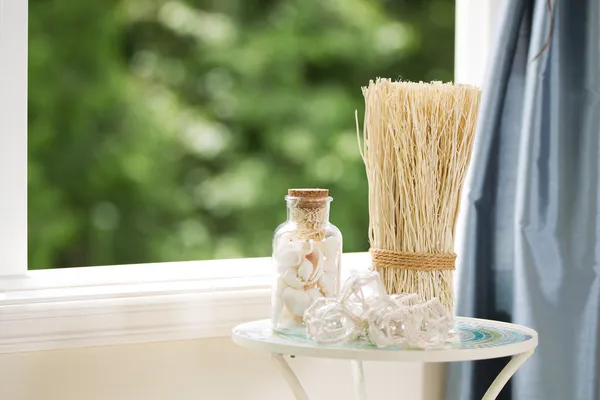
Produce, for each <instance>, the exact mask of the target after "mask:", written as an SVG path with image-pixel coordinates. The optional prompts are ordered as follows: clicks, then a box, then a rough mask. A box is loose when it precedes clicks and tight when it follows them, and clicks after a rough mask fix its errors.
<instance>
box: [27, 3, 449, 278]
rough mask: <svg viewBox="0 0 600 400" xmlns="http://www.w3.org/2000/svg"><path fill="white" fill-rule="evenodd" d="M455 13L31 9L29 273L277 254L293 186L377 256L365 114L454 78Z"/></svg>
mask: <svg viewBox="0 0 600 400" xmlns="http://www.w3.org/2000/svg"><path fill="white" fill-rule="evenodd" d="M453 3H454V2H453V1H452V0H443V1H442V0H439V1H425V0H424V1H408V0H405V1H391V0H388V1H384V0H380V1H373V0H323V1H316V0H251V1H250V0H221V1H200V0H197V1H193V0H188V1H169V2H164V1H157V0H127V1H123V0H120V1H119V0H111V1H107V0H88V1H85V2H73V1H67V0H54V1H52V2H48V1H42V0H33V1H30V29H29V31H30V39H29V40H30V48H29V53H30V56H29V99H30V100H29V132H30V134H29V187H30V189H29V221H30V222H29V248H30V250H29V258H30V261H29V264H30V268H46V267H65V266H80V265H102V264H122V263H136V262H154V261H175V260H191V259H209V258H225V257H241V256H244V257H246V256H266V255H268V254H270V245H271V235H272V231H273V229H274V228H275V227H276V226H277V225H278V224H279V223H280V222H281V221H282V220H284V219H285V203H284V202H283V196H284V195H285V193H286V190H287V188H289V187H327V188H329V189H330V191H331V194H332V196H333V197H334V202H333V204H332V215H331V220H332V222H333V223H335V224H336V225H338V227H339V228H340V229H341V231H342V233H343V235H344V250H345V251H364V250H366V249H367V248H368V242H367V226H368V210H367V195H366V193H367V186H366V178H365V172H364V166H363V165H362V161H361V159H360V156H359V154H358V147H357V140H356V132H355V122H354V111H355V110H356V109H358V110H359V116H360V114H361V113H362V108H363V104H364V103H363V99H362V94H361V91H360V87H361V86H363V85H365V84H366V83H368V81H369V79H373V78H375V77H377V76H387V77H392V78H399V77H401V78H404V79H410V80H433V79H435V80H450V79H451V78H452V62H453V41H454V34H453V29H454V27H453V24H454V22H453V21H454V13H453Z"/></svg>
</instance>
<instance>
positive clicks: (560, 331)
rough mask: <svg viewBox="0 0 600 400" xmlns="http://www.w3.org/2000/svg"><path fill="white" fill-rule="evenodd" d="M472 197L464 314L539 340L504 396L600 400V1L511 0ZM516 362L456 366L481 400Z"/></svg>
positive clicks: (458, 382)
mask: <svg viewBox="0 0 600 400" xmlns="http://www.w3.org/2000/svg"><path fill="white" fill-rule="evenodd" d="M499 18H500V22H499V25H500V27H499V30H498V32H497V38H496V43H495V48H494V49H493V51H492V62H491V63H490V65H489V67H488V71H487V75H486V78H485V83H484V86H483V98H482V104H481V110H480V114H479V121H478V127H477V133H476V139H475V145H474V153H473V158H472V161H471V166H470V169H469V173H468V176H467V181H466V186H465V196H463V199H465V200H464V201H466V202H467V204H466V210H467V211H466V224H465V225H466V226H465V231H464V236H465V238H466V240H465V243H464V245H463V246H462V247H461V248H460V249H458V250H459V254H460V255H461V263H460V264H459V272H458V273H459V289H458V300H457V314H458V315H464V316H473V317H479V318H489V319H495V320H501V321H509V322H514V323H518V324H522V325H526V326H529V327H532V328H534V329H536V330H537V331H538V333H539V346H538V348H537V350H536V352H535V354H534V355H533V357H532V358H530V359H529V361H527V362H526V363H525V365H524V366H523V367H521V369H520V370H519V371H518V372H517V373H516V375H515V376H514V377H513V379H512V380H511V381H510V382H509V385H507V386H506V387H505V389H504V390H503V392H502V393H501V395H500V397H499V398H500V399H514V400H554V399H555V400H599V399H600V387H599V379H600V346H599V343H600V322H599V321H600V276H599V275H600V183H599V181H598V179H599V175H600V146H599V137H600V0H550V1H548V0H537V1H534V0H529V1H527V0H504V2H503V7H502V12H501V15H499ZM506 362H507V360H492V361H484V362H476V363H461V364H453V365H452V366H451V367H450V370H449V379H448V385H447V396H446V397H447V399H452V400H453V399H461V400H462V399H480V398H481V397H482V396H483V394H484V392H485V390H486V389H487V387H488V386H489V384H490V383H491V382H492V380H493V379H494V377H495V376H496V375H497V373H498V372H499V371H500V370H501V369H502V367H503V366H504V365H505V364H506Z"/></svg>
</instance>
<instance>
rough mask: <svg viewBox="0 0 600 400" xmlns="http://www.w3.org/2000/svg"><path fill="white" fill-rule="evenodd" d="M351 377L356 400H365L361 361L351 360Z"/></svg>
mask: <svg viewBox="0 0 600 400" xmlns="http://www.w3.org/2000/svg"><path fill="white" fill-rule="evenodd" d="M352 375H353V377H354V393H355V394H356V400H367V389H366V386H365V372H364V370H363V365H362V362H361V361H359V360H352Z"/></svg>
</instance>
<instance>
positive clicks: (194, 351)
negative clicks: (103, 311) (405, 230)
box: [0, 338, 443, 400]
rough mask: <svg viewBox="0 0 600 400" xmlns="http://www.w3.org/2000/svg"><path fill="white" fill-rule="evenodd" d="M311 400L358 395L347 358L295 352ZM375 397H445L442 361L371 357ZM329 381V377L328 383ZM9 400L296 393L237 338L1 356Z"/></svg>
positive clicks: (200, 398) (267, 399) (3, 389)
mask: <svg viewBox="0 0 600 400" xmlns="http://www.w3.org/2000/svg"><path fill="white" fill-rule="evenodd" d="M292 366H293V368H294V370H295V371H296V372H297V374H298V376H299V378H300V380H301V381H302V382H303V384H305V388H306V389H307V391H308V393H309V395H310V396H311V400H312V399H315V400H319V399H323V400H324V399H327V400H342V399H344V400H345V399H353V395H352V392H351V387H352V386H351V370H350V365H349V363H348V362H346V361H340V360H314V359H306V358H305V359H300V358H298V359H294V360H292ZM365 375H366V379H367V388H368V394H369V396H370V397H369V398H370V399H371V400H377V399H392V398H393V399H406V400H409V399H410V400H413V399H414V400H436V399H442V398H443V397H442V395H441V387H442V384H441V383H442V375H443V368H442V366H441V365H429V366H427V368H425V367H424V366H423V365H421V364H400V363H367V364H365ZM325 381H327V383H324V382H325ZM0 399H2V400H205V399H206V400H212V399H215V400H219V399H225V400H230V399H231V400H233V399H248V400H255V399H256V400H259V399H260V400H288V399H289V400H292V399H293V397H292V395H291V394H290V391H289V389H288V388H287V386H286V384H285V382H284V381H283V378H282V377H281V376H280V375H279V371H277V370H276V369H275V368H274V366H273V365H272V364H271V361H270V360H269V357H268V356H267V355H266V354H263V353H260V352H256V351H253V350H247V349H244V348H240V347H237V346H236V345H234V344H233V343H232V342H231V341H230V339H229V338H218V339H199V340H187V341H172V342H162V343H143V344H132V345H120V346H103V347H87V348H86V347H84V348H74V349H66V350H52V351H38V352H29V353H14V354H3V355H0Z"/></svg>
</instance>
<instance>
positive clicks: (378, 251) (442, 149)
mask: <svg viewBox="0 0 600 400" xmlns="http://www.w3.org/2000/svg"><path fill="white" fill-rule="evenodd" d="M363 95H364V97H365V119H364V125H363V134H362V137H361V135H360V128H359V126H358V118H357V121H356V125H357V134H358V139H359V147H360V152H361V156H362V158H363V160H364V163H365V166H366V170H367V178H368V182H369V240H370V245H371V250H370V251H371V255H372V261H373V267H374V268H375V269H376V270H378V271H379V272H380V273H381V275H382V277H383V280H384V282H385V285H386V289H387V291H388V293H390V294H392V293H418V294H419V295H420V296H421V298H422V300H429V299H431V298H433V297H436V298H437V299H438V300H439V301H440V302H441V303H442V304H443V305H444V306H445V307H446V308H447V309H449V310H452V309H453V307H454V296H453V289H452V276H453V271H454V260H455V258H456V256H455V254H454V253H453V249H454V228H455V224H456V217H457V213H458V203H459V198H460V191H461V187H462V184H463V180H464V177H465V172H466V169H467V165H468V163H469V158H470V154H471V147H472V143H473V136H474V131H475V122H476V118H477V109H478V106H479V98H480V90H479V89H477V88H475V87H472V86H468V85H453V84H451V83H441V82H431V83H423V82H420V83H413V82H392V81H391V80H389V79H377V80H376V81H375V82H373V81H371V82H370V83H369V86H368V87H364V88H363Z"/></svg>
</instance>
